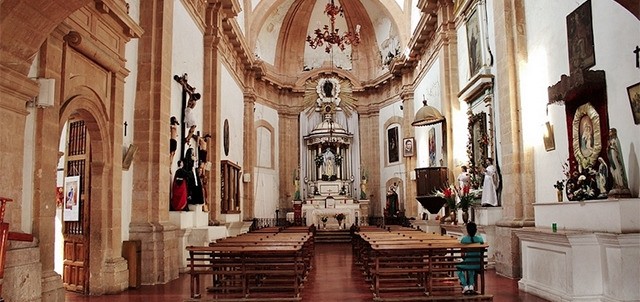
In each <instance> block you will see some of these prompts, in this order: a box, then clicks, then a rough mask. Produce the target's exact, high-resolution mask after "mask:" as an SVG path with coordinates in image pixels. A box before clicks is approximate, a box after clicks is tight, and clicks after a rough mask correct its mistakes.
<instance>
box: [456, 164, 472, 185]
mask: <svg viewBox="0 0 640 302" xmlns="http://www.w3.org/2000/svg"><path fill="white" fill-rule="evenodd" d="M458 186H459V187H460V189H464V188H466V187H468V188H471V175H469V172H468V169H467V166H462V172H460V174H459V175H458Z"/></svg>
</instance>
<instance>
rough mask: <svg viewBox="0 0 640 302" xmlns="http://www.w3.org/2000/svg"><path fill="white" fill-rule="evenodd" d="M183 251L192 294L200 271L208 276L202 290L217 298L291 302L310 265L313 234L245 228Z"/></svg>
mask: <svg viewBox="0 0 640 302" xmlns="http://www.w3.org/2000/svg"><path fill="white" fill-rule="evenodd" d="M187 250H188V251H189V258H188V259H187V262H188V264H187V268H188V269H189V274H190V278H191V280H190V281H191V298H193V299H199V298H201V296H202V295H201V293H200V284H201V283H200V282H201V280H200V276H201V275H210V276H212V278H211V280H212V286H211V287H209V288H208V290H209V291H211V292H213V293H214V294H215V295H217V296H221V297H222V298H221V299H218V300H222V301H224V300H225V299H231V300H234V299H236V300H237V299H242V300H243V301H251V300H252V299H254V300H255V301H267V300H269V299H276V300H278V301H285V300H286V301H297V300H300V290H301V288H302V283H303V282H304V281H305V277H306V275H307V273H308V271H309V270H310V269H311V257H312V255H313V234H312V233H308V232H299V233H296V232H287V233H273V232H260V233H248V234H243V235H240V236H237V237H229V238H224V239H220V240H218V241H216V242H213V243H211V244H210V245H209V246H206V247H205V246H190V247H187Z"/></svg>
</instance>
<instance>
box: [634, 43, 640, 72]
mask: <svg viewBox="0 0 640 302" xmlns="http://www.w3.org/2000/svg"><path fill="white" fill-rule="evenodd" d="M633 53H635V54H636V68H640V46H638V45H636V49H634V50H633Z"/></svg>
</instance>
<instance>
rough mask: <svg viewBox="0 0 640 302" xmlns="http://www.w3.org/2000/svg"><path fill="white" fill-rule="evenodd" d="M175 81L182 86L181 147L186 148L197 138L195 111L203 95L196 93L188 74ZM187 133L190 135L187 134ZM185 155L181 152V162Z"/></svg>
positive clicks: (176, 77) (176, 78) (175, 78)
mask: <svg viewBox="0 0 640 302" xmlns="http://www.w3.org/2000/svg"><path fill="white" fill-rule="evenodd" d="M173 79H174V80H176V82H178V83H179V84H180V85H181V86H182V112H181V120H182V121H183V123H182V127H180V142H181V145H182V146H184V145H185V144H188V143H189V142H190V141H191V139H193V138H195V137H194V135H195V131H196V119H195V113H194V112H193V109H194V108H195V107H196V102H197V101H198V100H199V99H200V97H201V95H200V93H197V92H195V91H196V88H195V87H193V86H191V85H189V83H188V81H189V77H188V75H187V74H186V73H185V74H183V75H182V76H178V75H175V76H173ZM187 132H188V134H186V133H187ZM181 149H182V148H181ZM184 154H185V152H184V150H180V160H184Z"/></svg>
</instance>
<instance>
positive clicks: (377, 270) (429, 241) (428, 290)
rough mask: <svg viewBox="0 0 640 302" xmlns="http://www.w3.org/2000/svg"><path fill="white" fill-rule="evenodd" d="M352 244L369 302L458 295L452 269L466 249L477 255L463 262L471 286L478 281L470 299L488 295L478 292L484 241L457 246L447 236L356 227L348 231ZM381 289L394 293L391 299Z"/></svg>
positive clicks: (482, 267) (454, 270)
mask: <svg viewBox="0 0 640 302" xmlns="http://www.w3.org/2000/svg"><path fill="white" fill-rule="evenodd" d="M353 246H354V247H353V249H354V259H356V261H357V262H358V263H359V264H361V265H362V268H363V270H364V273H365V275H366V279H367V280H369V281H370V282H371V283H372V289H373V291H374V297H375V299H374V300H378V301H384V300H388V301H395V300H398V301H404V300H402V299H410V300H412V299H418V300H420V299H423V298H425V297H431V298H433V297H457V298H463V296H462V292H461V290H462V288H461V286H460V283H459V280H458V277H457V271H458V270H459V269H460V270H465V268H462V267H460V266H459V264H461V263H462V261H463V259H464V254H465V253H467V252H475V253H478V255H479V257H477V258H475V260H474V259H471V260H470V259H467V260H465V262H464V264H465V267H466V270H473V271H476V272H477V274H476V278H477V279H478V281H479V282H477V283H476V285H477V286H478V285H479V287H478V290H479V292H480V295H479V296H476V298H477V299H479V300H486V298H488V299H489V300H490V299H491V297H489V296H487V297H485V295H484V294H485V285H484V266H485V265H486V249H487V245H486V244H461V243H459V242H458V239H457V238H455V237H453V236H442V235H440V234H428V233H423V232H415V231H413V230H407V229H396V230H393V231H386V232H381V231H378V230H376V229H367V230H364V231H363V230H362V229H361V230H360V231H359V232H357V233H356V234H355V235H354V240H353ZM471 268H473V269H471ZM386 292H394V295H393V298H390V297H385V294H384V293H386ZM457 298H454V299H457ZM464 298H466V296H465V297H464ZM412 301H413V300H412Z"/></svg>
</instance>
